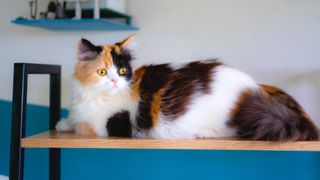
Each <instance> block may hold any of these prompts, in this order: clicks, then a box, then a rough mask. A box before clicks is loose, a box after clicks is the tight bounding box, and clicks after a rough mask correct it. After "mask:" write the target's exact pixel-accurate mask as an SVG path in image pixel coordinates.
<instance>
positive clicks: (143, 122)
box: [136, 64, 173, 129]
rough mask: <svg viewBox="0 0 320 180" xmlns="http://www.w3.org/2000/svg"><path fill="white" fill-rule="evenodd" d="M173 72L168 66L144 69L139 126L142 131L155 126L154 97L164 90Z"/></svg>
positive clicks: (152, 66) (138, 117)
mask: <svg viewBox="0 0 320 180" xmlns="http://www.w3.org/2000/svg"><path fill="white" fill-rule="evenodd" d="M172 72H173V70H172V69H171V68H170V66H169V65H168V64H161V65H150V66H146V67H145V69H144V75H143V77H142V81H141V84H140V90H139V92H140V98H141V100H140V102H139V106H138V116H137V117H136V121H137V125H138V127H139V128H140V129H149V128H151V127H152V126H153V124H152V119H151V114H150V113H151V103H152V100H153V95H154V94H155V93H156V92H157V91H158V90H160V89H162V88H164V86H165V85H166V83H167V82H168V81H169V78H170V75H171V73H172Z"/></svg>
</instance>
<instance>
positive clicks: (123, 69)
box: [119, 68, 127, 75]
mask: <svg viewBox="0 0 320 180" xmlns="http://www.w3.org/2000/svg"><path fill="white" fill-rule="evenodd" d="M119 74H120V75H125V74H127V68H120V69H119Z"/></svg>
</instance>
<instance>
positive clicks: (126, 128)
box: [106, 111, 132, 137]
mask: <svg viewBox="0 0 320 180" xmlns="http://www.w3.org/2000/svg"><path fill="white" fill-rule="evenodd" d="M106 126H107V130H108V134H109V136H117V137H131V136H132V130H131V123H130V115H129V112H128V111H122V112H119V113H116V114H114V115H113V116H112V117H111V118H109V119H108V123H107V125H106Z"/></svg>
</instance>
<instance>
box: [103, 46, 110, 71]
mask: <svg viewBox="0 0 320 180" xmlns="http://www.w3.org/2000/svg"><path fill="white" fill-rule="evenodd" d="M101 58H102V60H103V61H104V63H105V64H106V68H107V69H108V68H110V67H111V66H113V60H112V56H111V47H110V46H108V45H106V46H103V51H102V53H101Z"/></svg>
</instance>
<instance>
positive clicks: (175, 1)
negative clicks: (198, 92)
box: [0, 0, 320, 125]
mask: <svg viewBox="0 0 320 180" xmlns="http://www.w3.org/2000/svg"><path fill="white" fill-rule="evenodd" d="M4 1H5V2H2V4H5V6H3V5H2V6H1V7H0V58H1V61H2V62H3V63H2V66H1V67H0V70H1V71H0V82H1V86H0V98H2V99H11V91H12V85H11V84H12V67H13V65H12V64H13V62H16V61H25V62H37V63H55V64H62V67H63V92H62V95H63V99H62V100H63V106H65V107H67V106H68V104H69V102H68V98H69V96H70V84H69V83H70V77H71V73H72V71H73V70H72V69H73V65H74V63H75V52H76V51H75V47H76V43H77V41H78V40H79V39H80V38H81V37H86V38H88V39H91V40H92V41H94V42H97V43H110V42H114V41H118V40H120V39H122V38H123V37H125V36H126V35H128V34H130V32H101V31H100V32H86V31H77V32H65V31H49V30H42V29H36V28H29V27H23V26H17V25H13V24H10V23H9V21H10V20H11V19H13V18H15V17H16V16H18V15H24V16H27V15H28V11H27V7H28V6H27V1H25V0H15V1H12V0H4ZM43 7H44V6H43ZM127 7H128V9H127V11H128V12H129V14H131V15H133V17H134V19H133V22H134V24H135V25H137V26H139V27H140V28H141V30H140V31H139V32H138V33H137V39H138V43H139V44H138V46H137V52H136V56H137V61H136V62H135V63H136V65H139V64H143V63H161V62H171V61H190V60H196V59H202V58H204V59H205V58H212V57H218V58H220V59H221V60H222V61H223V62H225V63H226V64H229V65H231V66H234V67H236V68H238V69H241V70H243V71H245V72H247V73H249V74H250V75H252V76H253V77H254V78H255V79H256V80H257V81H258V82H264V83H270V84H275V85H277V86H280V87H281V88H283V89H285V90H287V91H288V92H289V93H290V94H292V95H293V96H294V97H296V98H297V99H298V101H299V102H300V103H301V104H302V105H303V106H304V107H305V108H306V110H307V111H308V112H309V113H310V114H311V116H312V117H313V118H314V119H315V120H319V119H320V95H319V89H320V85H319V84H320V80H319V79H320V61H319V59H320V50H319V47H320V11H319V9H320V1H319V0H269V1H263V0H260V1H259V0H242V1H239V0H224V1H222V0H220V1H218V0H198V1H196V0H128V5H127ZM46 81H47V78H43V77H32V79H31V82H30V83H31V86H32V88H31V89H30V93H29V94H30V98H29V102H32V103H37V104H48V98H47V96H48V92H47V91H48V83H47V82H46ZM38 89H40V91H36V90H38ZM43 97H46V98H43ZM318 123H319V125H320V121H318Z"/></svg>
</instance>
